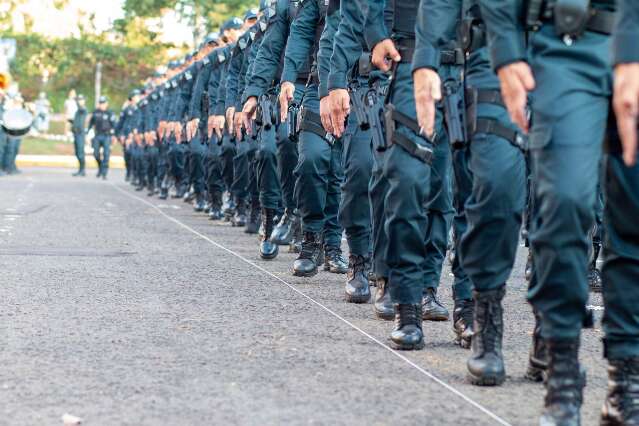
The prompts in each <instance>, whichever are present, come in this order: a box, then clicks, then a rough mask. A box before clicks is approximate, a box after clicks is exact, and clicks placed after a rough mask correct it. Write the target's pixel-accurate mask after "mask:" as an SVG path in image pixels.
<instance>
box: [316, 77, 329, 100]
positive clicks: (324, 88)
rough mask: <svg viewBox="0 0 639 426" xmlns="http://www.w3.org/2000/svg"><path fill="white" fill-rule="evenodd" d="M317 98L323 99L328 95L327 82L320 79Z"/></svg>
mask: <svg viewBox="0 0 639 426" xmlns="http://www.w3.org/2000/svg"><path fill="white" fill-rule="evenodd" d="M318 94H319V98H320V99H323V98H325V97H327V96H328V84H326V81H321V82H320V84H319V88H318Z"/></svg>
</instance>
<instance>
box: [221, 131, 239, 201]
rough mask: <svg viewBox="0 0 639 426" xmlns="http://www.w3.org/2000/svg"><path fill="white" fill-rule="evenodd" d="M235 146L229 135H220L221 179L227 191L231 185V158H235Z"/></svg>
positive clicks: (232, 175)
mask: <svg viewBox="0 0 639 426" xmlns="http://www.w3.org/2000/svg"><path fill="white" fill-rule="evenodd" d="M235 151H236V146H235V143H234V142H233V141H232V140H231V136H230V135H228V134H224V136H223V137H222V145H221V147H220V151H219V152H220V162H221V167H222V168H221V171H222V179H223V181H224V185H225V186H226V189H227V190H228V191H231V188H232V186H233V179H234V171H233V158H235Z"/></svg>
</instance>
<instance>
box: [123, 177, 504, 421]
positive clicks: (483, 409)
mask: <svg viewBox="0 0 639 426" xmlns="http://www.w3.org/2000/svg"><path fill="white" fill-rule="evenodd" d="M110 184H111V186H112V187H113V188H115V189H117V190H118V191H120V192H121V193H122V194H124V195H126V196H127V197H129V198H132V199H134V200H138V201H140V202H141V203H143V204H146V205H147V206H149V207H151V208H153V209H154V210H156V211H157V212H158V213H159V214H160V215H162V216H164V217H165V218H166V219H168V220H170V221H171V222H173V223H175V224H176V225H178V226H180V227H182V228H184V229H186V230H187V231H189V232H191V233H193V234H195V235H197V236H198V237H200V238H202V239H203V240H205V241H207V242H208V243H210V244H212V245H213V246H215V247H217V248H219V249H220V250H223V251H225V252H227V253H228V254H230V255H232V256H234V257H236V258H238V259H239V260H241V261H243V262H244V263H246V264H248V265H251V266H253V267H254V268H255V269H258V270H259V271H261V272H263V273H265V274H266V275H268V276H269V277H271V278H273V279H275V280H277V281H279V282H280V283H282V284H284V285H286V286H287V287H289V288H290V289H291V290H293V291H294V292H296V293H297V294H299V295H300V296H302V297H304V298H305V299H306V300H308V301H309V302H311V303H312V304H314V305H316V306H318V307H319V308H321V309H323V310H324V311H326V312H327V313H329V314H330V315H332V316H333V317H335V318H337V319H338V320H340V321H341V322H343V323H344V324H346V325H348V326H349V327H351V328H352V329H354V330H356V331H358V332H359V333H361V334H363V335H364V336H366V337H367V338H368V339H369V340H371V341H373V342H374V343H376V344H377V345H379V346H381V347H382V348H384V349H386V350H387V351H389V352H390V353H392V354H393V355H395V356H396V357H397V358H399V359H401V360H402V361H404V362H406V363H407V364H409V365H410V366H411V367H413V368H415V369H416V370H417V371H419V372H420V373H422V374H423V375H424V376H426V377H428V378H429V379H431V380H432V381H434V382H435V383H437V384H438V385H440V386H442V387H443V388H445V389H446V390H448V391H449V392H451V393H453V394H455V395H457V396H458V397H460V398H461V399H463V400H464V401H466V402H467V403H468V404H470V405H472V406H473V407H475V408H477V409H478V410H480V411H481V412H483V413H484V414H486V415H487V416H488V417H490V418H492V419H493V420H495V421H496V422H498V423H499V424H501V425H506V426H510V423H508V422H507V421H506V420H504V419H502V418H501V417H499V416H498V415H497V414H495V413H493V412H492V411H490V410H489V409H488V408H486V407H484V406H483V405H481V404H480V403H479V402H477V401H475V400H473V399H472V398H470V397H469V396H467V395H465V394H464V393H462V392H461V391H459V390H457V389H455V388H454V387H452V386H451V385H449V384H448V383H446V382H444V381H442V380H441V379H439V378H437V377H436V376H434V375H433V374H431V373H430V372H428V371H427V370H425V369H424V368H422V367H420V366H419V365H417V364H416V363H414V362H413V361H411V360H410V359H408V358H407V357H406V356H404V355H402V354H401V353H400V352H398V351H396V350H394V349H392V348H391V347H390V346H388V345H386V344H385V343H383V342H382V341H380V340H379V339H377V338H376V337H374V336H372V335H370V334H369V333H367V332H365V331H364V330H362V329H361V328H359V327H358V326H356V325H355V324H353V323H352V322H350V321H349V320H347V319H346V318H344V317H342V316H341V315H339V314H338V313H336V312H335V311H333V310H331V309H330V308H328V307H327V306H325V305H323V304H321V303H320V302H318V301H317V300H315V299H313V298H312V297H310V296H309V295H307V294H306V293H304V292H303V291H301V290H300V289H298V288H297V287H295V286H294V285H293V284H290V283H289V282H287V281H285V280H283V279H282V278H280V277H278V276H277V275H275V274H273V273H272V272H270V271H268V270H266V269H264V268H263V267H262V266H260V265H258V264H256V263H254V262H252V261H250V260H249V259H247V258H245V257H244V256H242V255H240V254H238V253H236V252H234V251H233V250H230V249H228V248H226V247H225V246H223V245H221V244H219V243H217V242H215V241H213V240H212V239H210V238H209V237H207V236H206V235H203V234H201V233H200V232H198V231H196V230H195V229H193V228H191V227H190V226H188V225H186V224H184V223H182V222H180V221H179V220H178V219H176V218H174V217H172V216H169V215H168V214H166V213H165V212H164V211H163V210H161V209H160V208H159V207H157V206H156V205H155V204H153V203H151V202H149V201H147V200H145V199H143V198H140V197H138V196H136V195H133V194H131V193H129V192H127V191H125V190H124V189H122V188H120V187H119V186H117V185H115V184H114V183H112V182H110Z"/></svg>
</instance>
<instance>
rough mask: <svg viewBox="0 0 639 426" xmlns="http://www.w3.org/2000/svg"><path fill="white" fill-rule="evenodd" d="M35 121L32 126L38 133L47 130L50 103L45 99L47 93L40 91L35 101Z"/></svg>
mask: <svg viewBox="0 0 639 426" xmlns="http://www.w3.org/2000/svg"><path fill="white" fill-rule="evenodd" d="M34 112H35V122H34V123H33V127H34V128H35V129H36V130H37V131H38V132H40V133H47V132H48V131H49V116H50V113H51V103H50V102H49V100H48V99H47V94H46V93H44V92H40V94H39V95H38V99H36V101H35V111H34Z"/></svg>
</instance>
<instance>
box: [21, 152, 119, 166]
mask: <svg viewBox="0 0 639 426" xmlns="http://www.w3.org/2000/svg"><path fill="white" fill-rule="evenodd" d="M16 165H17V166H18V167H61V168H65V169H77V168H78V160H77V158H75V156H73V155H18V157H17V158H16ZM86 167H87V169H97V168H98V163H97V162H96V161H95V159H94V158H93V157H89V156H87V157H86ZM109 168H111V169H124V158H123V157H118V156H115V157H111V159H110V161H109Z"/></svg>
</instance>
